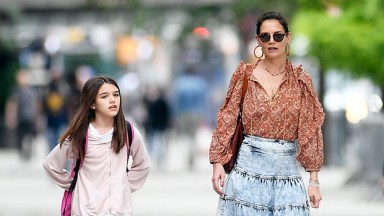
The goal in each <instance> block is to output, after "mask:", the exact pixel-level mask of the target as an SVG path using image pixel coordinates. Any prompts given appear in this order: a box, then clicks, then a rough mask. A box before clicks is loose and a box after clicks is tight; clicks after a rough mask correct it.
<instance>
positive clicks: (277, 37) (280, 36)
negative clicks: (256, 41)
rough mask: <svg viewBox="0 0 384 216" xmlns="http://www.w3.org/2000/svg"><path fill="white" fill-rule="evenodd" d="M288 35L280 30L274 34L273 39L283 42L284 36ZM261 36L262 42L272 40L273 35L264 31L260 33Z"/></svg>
mask: <svg viewBox="0 0 384 216" xmlns="http://www.w3.org/2000/svg"><path fill="white" fill-rule="evenodd" d="M285 35H287V33H279V32H276V33H274V34H273V36H272V37H273V40H274V41H276V42H281V41H283V39H284V36H285ZM259 38H260V40H261V41H262V42H268V41H270V40H271V35H270V34H268V33H262V34H260V35H259Z"/></svg>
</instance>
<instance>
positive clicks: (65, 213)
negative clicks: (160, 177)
mask: <svg viewBox="0 0 384 216" xmlns="http://www.w3.org/2000/svg"><path fill="white" fill-rule="evenodd" d="M126 123H127V137H126V143H128V148H127V154H128V156H127V164H128V159H129V154H130V150H131V145H132V141H133V137H134V134H133V128H132V125H131V123H129V122H128V121H126ZM87 148H88V131H87V134H86V138H85V145H84V149H85V151H87ZM79 158H80V157H79ZM83 162H84V161H81V160H80V159H77V160H76V165H75V160H73V161H72V168H71V177H72V178H73V180H72V182H71V186H70V187H69V189H68V190H65V191H64V195H63V199H62V201H61V216H70V215H71V208H72V195H73V190H74V189H75V185H76V181H77V176H78V173H79V170H80V168H81V166H82V165H83ZM128 171H129V169H128V166H127V173H128Z"/></svg>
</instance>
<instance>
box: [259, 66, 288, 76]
mask: <svg viewBox="0 0 384 216" xmlns="http://www.w3.org/2000/svg"><path fill="white" fill-rule="evenodd" d="M264 70H265V71H267V72H268V73H269V74H271V75H272V76H278V75H280V74H282V73H284V72H285V68H284V70H282V71H280V72H279V73H272V72H271V71H269V70H268V68H266V67H265V66H264Z"/></svg>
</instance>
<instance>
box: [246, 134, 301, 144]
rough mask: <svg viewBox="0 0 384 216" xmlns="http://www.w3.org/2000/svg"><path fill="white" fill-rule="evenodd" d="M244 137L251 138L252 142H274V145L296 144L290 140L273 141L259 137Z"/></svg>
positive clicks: (248, 135)
mask: <svg viewBox="0 0 384 216" xmlns="http://www.w3.org/2000/svg"><path fill="white" fill-rule="evenodd" d="M244 137H246V138H250V139H252V140H256V141H260V142H272V143H279V144H286V143H291V144H294V141H293V142H292V141H289V140H283V139H271V138H264V137H259V136H255V135H250V134H244Z"/></svg>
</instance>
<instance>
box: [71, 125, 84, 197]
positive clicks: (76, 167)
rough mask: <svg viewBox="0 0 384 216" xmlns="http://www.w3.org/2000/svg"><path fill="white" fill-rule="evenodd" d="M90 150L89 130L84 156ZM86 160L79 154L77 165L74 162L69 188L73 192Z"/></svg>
mask: <svg viewBox="0 0 384 216" xmlns="http://www.w3.org/2000/svg"><path fill="white" fill-rule="evenodd" d="M87 148H88V130H87V133H86V135H85V144H84V154H85V153H86V152H87ZM83 162H84V160H81V159H80V153H79V158H77V159H76V165H75V164H74V163H75V162H74V161H73V162H72V171H71V176H72V177H73V179H72V182H71V186H69V191H70V192H72V191H73V190H74V189H75V185H76V182H77V176H78V174H79V170H80V168H81V166H82V165H83Z"/></svg>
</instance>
